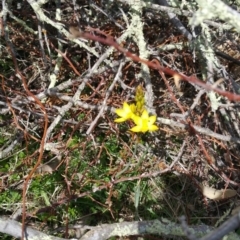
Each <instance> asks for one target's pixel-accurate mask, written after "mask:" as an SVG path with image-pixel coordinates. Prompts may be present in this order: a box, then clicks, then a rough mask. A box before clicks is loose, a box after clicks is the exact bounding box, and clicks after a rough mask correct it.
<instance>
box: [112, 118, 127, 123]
mask: <svg viewBox="0 0 240 240" xmlns="http://www.w3.org/2000/svg"><path fill="white" fill-rule="evenodd" d="M124 121H126V119H125V118H117V119H115V120H114V122H116V123H121V122H124Z"/></svg>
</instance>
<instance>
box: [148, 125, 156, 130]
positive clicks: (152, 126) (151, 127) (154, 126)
mask: <svg viewBox="0 0 240 240" xmlns="http://www.w3.org/2000/svg"><path fill="white" fill-rule="evenodd" d="M148 128H149V131H157V130H158V129H159V128H158V126H156V125H151V126H149V127H148Z"/></svg>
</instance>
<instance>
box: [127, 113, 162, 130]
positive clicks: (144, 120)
mask: <svg viewBox="0 0 240 240" xmlns="http://www.w3.org/2000/svg"><path fill="white" fill-rule="evenodd" d="M132 119H133V121H134V123H135V124H136V126H135V127H133V128H131V129H130V130H131V131H132V132H143V133H145V132H147V131H157V130H158V127H157V126H156V125H154V123H155V122H156V119H157V117H156V116H151V117H149V115H148V112H147V110H144V111H143V113H142V115H141V117H139V116H136V115H134V116H133V117H132Z"/></svg>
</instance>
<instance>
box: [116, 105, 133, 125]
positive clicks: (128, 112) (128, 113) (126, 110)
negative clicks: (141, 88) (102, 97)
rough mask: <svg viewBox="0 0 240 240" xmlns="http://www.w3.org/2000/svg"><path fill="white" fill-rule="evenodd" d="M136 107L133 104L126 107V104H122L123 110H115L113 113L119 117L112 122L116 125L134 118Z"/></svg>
mask: <svg viewBox="0 0 240 240" xmlns="http://www.w3.org/2000/svg"><path fill="white" fill-rule="evenodd" d="M135 109H136V106H135V105H134V104H131V105H128V104H127V103H126V102H124V103H123V108H120V109H116V110H115V113H116V114H117V115H118V116H119V117H120V118H117V119H115V120H114V122H116V123H120V122H124V121H126V120H128V119H132V118H133V117H134V116H135V114H134V113H135Z"/></svg>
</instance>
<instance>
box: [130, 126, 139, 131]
mask: <svg viewBox="0 0 240 240" xmlns="http://www.w3.org/2000/svg"><path fill="white" fill-rule="evenodd" d="M130 131H132V132H141V127H140V126H135V127H133V128H131V129H130Z"/></svg>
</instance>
